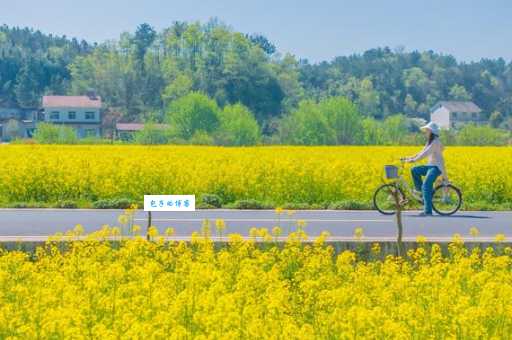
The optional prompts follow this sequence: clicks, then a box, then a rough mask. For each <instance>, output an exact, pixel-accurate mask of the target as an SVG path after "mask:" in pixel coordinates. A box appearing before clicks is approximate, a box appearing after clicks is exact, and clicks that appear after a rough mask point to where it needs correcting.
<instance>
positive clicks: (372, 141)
mask: <svg viewBox="0 0 512 340" xmlns="http://www.w3.org/2000/svg"><path fill="white" fill-rule="evenodd" d="M382 125H383V124H382V123H381V122H380V121H377V120H375V119H373V118H365V119H363V120H362V122H361V127H362V138H361V141H362V143H363V144H365V145H383V144H385V143H386V134H385V131H384V128H383V127H382Z"/></svg>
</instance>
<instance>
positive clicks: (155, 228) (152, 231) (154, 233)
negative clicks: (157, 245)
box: [148, 225, 158, 237]
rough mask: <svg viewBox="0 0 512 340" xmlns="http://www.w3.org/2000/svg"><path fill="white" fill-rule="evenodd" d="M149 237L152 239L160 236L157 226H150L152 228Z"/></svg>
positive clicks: (149, 229)
mask: <svg viewBox="0 0 512 340" xmlns="http://www.w3.org/2000/svg"><path fill="white" fill-rule="evenodd" d="M148 236H150V237H156V236H158V228H157V227H155V226H153V225H152V226H150V227H149V228H148Z"/></svg>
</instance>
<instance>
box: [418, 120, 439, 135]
mask: <svg viewBox="0 0 512 340" xmlns="http://www.w3.org/2000/svg"><path fill="white" fill-rule="evenodd" d="M420 130H422V131H423V130H430V131H431V132H432V133H433V134H434V135H437V136H439V126H437V124H436V123H434V122H430V123H428V124H427V125H425V126H422V127H421V128H420Z"/></svg>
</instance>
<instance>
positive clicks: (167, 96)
mask: <svg viewBox="0 0 512 340" xmlns="http://www.w3.org/2000/svg"><path fill="white" fill-rule="evenodd" d="M192 86H193V82H192V80H191V79H190V78H189V77H188V76H186V75H184V74H180V75H178V76H177V77H176V79H174V80H173V81H172V82H171V83H170V84H169V85H167V86H166V87H165V89H164V93H163V94H162V99H163V101H164V104H166V105H168V104H169V103H170V102H172V101H174V100H176V99H178V98H181V97H183V96H185V95H187V94H188V93H190V92H191V91H192Z"/></svg>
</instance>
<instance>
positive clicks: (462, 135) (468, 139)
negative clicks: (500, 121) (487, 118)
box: [456, 124, 510, 146]
mask: <svg viewBox="0 0 512 340" xmlns="http://www.w3.org/2000/svg"><path fill="white" fill-rule="evenodd" d="M509 138H510V133H508V132H507V131H504V130H500V129H493V128H492V127H490V126H476V125H472V124H470V125H466V126H464V127H463V128H462V129H461V130H460V131H459V132H458V133H457V136H456V141H457V144H458V145H474V146H482V145H506V144H507V142H508V140H509Z"/></svg>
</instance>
